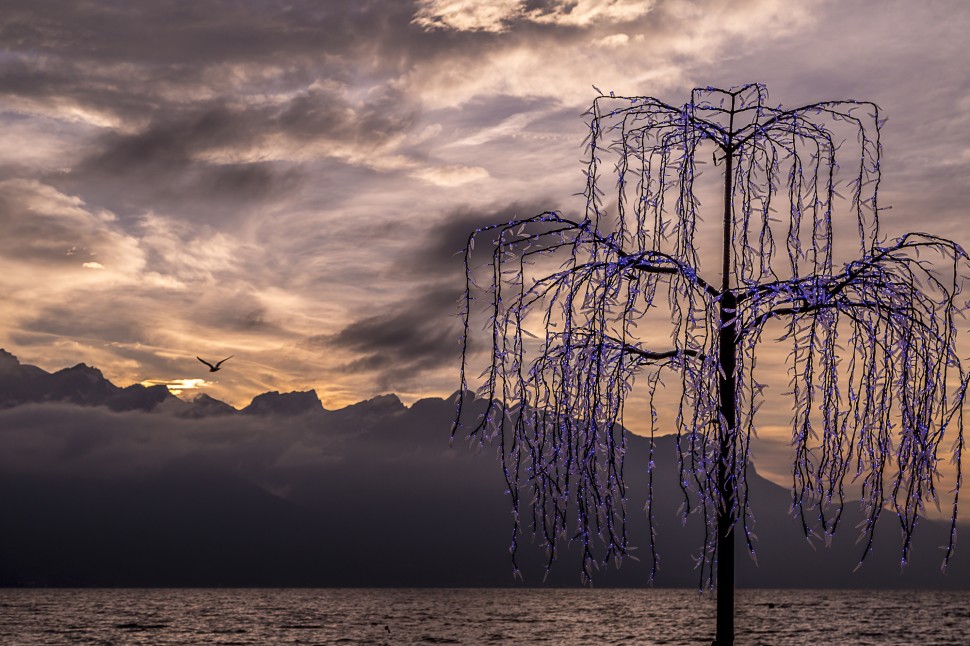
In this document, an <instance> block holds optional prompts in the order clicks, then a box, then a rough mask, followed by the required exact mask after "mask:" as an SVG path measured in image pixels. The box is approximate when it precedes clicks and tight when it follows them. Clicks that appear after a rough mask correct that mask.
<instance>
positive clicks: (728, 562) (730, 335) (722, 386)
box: [714, 104, 738, 646]
mask: <svg viewBox="0 0 970 646" xmlns="http://www.w3.org/2000/svg"><path fill="white" fill-rule="evenodd" d="M733 107H734V106H733V104H732V109H733ZM733 116H734V115H733V112H732V118H731V122H732V123H731V127H733V121H734V118H733ZM732 144H733V142H732V141H731V138H730V137H729V138H728V141H727V146H726V147H725V153H726V154H725V166H724V233H723V236H724V237H723V243H724V247H723V256H722V260H723V263H722V274H721V307H720V310H721V311H720V314H721V316H720V323H721V331H720V334H719V338H718V345H719V346H720V352H719V354H718V366H719V368H720V372H721V376H720V383H719V384H718V386H719V388H718V393H719V402H718V403H719V409H720V410H719V413H720V415H721V418H722V420H723V423H722V426H721V432H720V441H719V443H718V444H719V446H718V457H719V459H718V463H717V490H718V493H719V494H720V496H719V497H720V501H719V504H718V507H717V576H716V585H717V630H716V632H715V637H714V644H716V645H717V646H731V645H733V644H734V522H733V518H732V507H733V506H734V505H733V503H734V497H735V486H736V483H735V482H734V480H733V479H732V477H731V474H732V473H733V471H734V470H733V468H731V467H733V465H732V464H729V463H728V460H729V458H731V456H732V447H733V445H734V433H735V432H736V427H737V397H736V395H735V390H734V386H735V384H734V371H735V368H736V366H737V338H738V336H737V322H736V321H737V319H736V317H737V300H736V298H735V296H734V293H733V292H732V291H731V238H732V236H731V233H732V232H731V220H732V217H731V216H732V208H731V193H732V190H731V189H732V186H731V182H732V179H733V173H734V148H733V145H732Z"/></svg>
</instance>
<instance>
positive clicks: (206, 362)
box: [196, 354, 234, 372]
mask: <svg viewBox="0 0 970 646" xmlns="http://www.w3.org/2000/svg"><path fill="white" fill-rule="evenodd" d="M233 356H234V355H231V354H230V355H229V356H228V357H226V358H225V359H223V360H222V361H220V362H218V363H216V364H215V365H213V364H211V363H209V362H208V361H206V360H205V359H203V358H202V357H196V359H198V360H199V361H201V362H202V363H204V364H205V365H207V366H209V372H216V371H217V370H219V366H221V365H222V364H224V363H225V362H227V361H229V360H230V359H232V358H233Z"/></svg>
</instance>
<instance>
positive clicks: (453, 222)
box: [401, 198, 556, 286]
mask: <svg viewBox="0 0 970 646" xmlns="http://www.w3.org/2000/svg"><path fill="white" fill-rule="evenodd" d="M555 204H556V202H555V201H554V200H552V199H551V198H550V199H549V200H548V201H544V200H542V198H539V199H535V200H530V201H529V202H521V203H514V204H510V205H508V206H504V207H496V208H491V209H475V210H472V209H468V210H460V211H456V212H453V213H449V214H448V215H446V216H445V217H444V218H442V219H441V220H439V221H438V222H437V223H436V224H435V226H434V227H433V228H432V229H430V230H429V231H428V232H427V238H426V240H425V242H423V243H421V244H418V245H416V246H415V248H414V250H413V251H411V252H409V253H408V254H407V256H406V258H405V260H404V261H403V262H402V263H401V264H402V265H403V266H405V267H408V268H409V269H410V270H411V271H413V272H414V273H415V274H418V275H423V276H430V277H442V276H450V277H453V278H452V280H454V281H455V284H457V285H459V286H461V285H464V282H463V281H462V279H461V274H462V272H463V271H464V253H463V252H464V250H465V246H466V245H467V244H468V237H469V236H470V235H471V234H472V233H473V232H475V231H476V230H477V229H480V228H482V227H487V226H490V225H494V224H502V223H505V222H509V221H512V220H518V219H524V218H529V217H532V216H534V215H539V214H540V213H543V212H545V211H553V210H555V208H556V207H555ZM481 242H482V241H479V242H478V243H476V244H481ZM476 249H477V247H476ZM480 251H481V250H479V252H480Z"/></svg>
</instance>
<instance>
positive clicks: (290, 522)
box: [0, 353, 970, 587]
mask: <svg viewBox="0 0 970 646" xmlns="http://www.w3.org/2000/svg"><path fill="white" fill-rule="evenodd" d="M37 370H38V369H34V370H31V367H29V366H20V364H19V363H17V362H16V360H15V359H12V358H11V357H10V356H9V355H5V353H4V354H0V386H3V387H6V385H8V384H14V382H12V381H10V380H9V379H8V378H7V377H6V375H9V374H19V375H20V376H21V377H22V380H23V381H24V382H26V381H30V380H35V382H32V384H31V388H34V390H30V388H28V389H26V390H24V391H21V394H20V395H17V396H15V397H11V396H10V395H9V393H8V392H7V391H6V390H4V391H3V396H2V397H3V398H2V401H5V402H10V401H16V400H17V398H18V397H20V399H21V400H22V399H24V398H23V397H22V394H23V392H27V393H28V394H30V397H31V399H29V401H30V402H33V403H34V404H35V405H34V406H30V407H18V406H15V405H10V404H9V403H8V404H7V405H6V408H4V409H3V410H0V584H3V585H72V586H75V585H79V586H89V585H109V586H114V585H137V586H152V585H170V586H183V585H199V586H202V585H239V586H244V585H245V586H293V585H299V586H303V585H307V586H310V585H313V586H431V585H433V586H504V585H513V584H514V580H513V578H512V566H511V562H510V559H509V553H508V546H509V544H510V540H511V527H512V524H511V514H510V512H511V509H510V504H509V497H508V496H507V495H503V492H504V491H505V489H506V488H507V487H506V483H505V480H504V477H503V474H502V469H501V467H500V465H499V463H498V462H497V460H496V447H494V446H492V445H488V444H486V445H485V447H484V450H477V447H475V448H473V449H469V448H467V447H465V446H464V443H463V442H462V441H456V442H455V447H454V448H449V431H450V427H451V422H452V417H453V415H454V412H455V406H454V403H455V402H454V399H453V398H449V399H447V400H446V399H440V398H429V399H424V400H421V401H418V402H415V403H414V404H413V405H411V406H410V407H407V406H404V404H402V403H401V401H400V400H399V399H398V398H397V397H396V396H394V395H382V396H380V397H375V398H373V399H370V400H367V401H364V402H360V403H358V404H354V405H353V406H348V407H346V408H343V409H340V410H336V411H325V410H324V409H323V408H322V406H320V402H319V399H318V398H317V397H316V394H315V393H313V392H312V391H310V392H305V393H290V394H279V393H268V394H267V395H264V396H260V397H257V398H255V399H254V400H253V404H251V405H250V406H249V407H247V409H246V410H247V411H250V412H255V411H258V412H259V414H252V415H242V414H237V413H238V411H235V409H233V408H231V407H229V406H227V405H226V404H223V403H222V402H218V401H217V400H214V399H211V398H207V397H205V396H201V397H199V398H198V399H196V400H195V401H194V402H181V401H179V400H176V399H174V398H173V399H171V400H165V401H164V402H162V403H161V404H156V405H155V406H154V407H152V406H151V402H152V401H156V400H157V399H158V398H159V397H160V395H159V393H158V392H157V390H153V389H150V388H149V389H137V388H131V387H129V388H126V389H118V388H116V387H109V386H106V385H105V383H107V382H105V380H104V379H103V377H101V376H100V373H99V372H97V371H96V370H94V369H92V368H89V367H86V366H77V367H75V368H72V369H69V370H68V371H61V372H60V373H55V374H58V375H61V377H59V379H60V381H54V380H51V381H46V380H45V379H46V378H45V377H44V375H47V374H48V373H44V372H43V371H40V373H42V374H39V373H38V372H37ZM61 373H67V374H66V375H62V374H61ZM41 382H43V383H44V384H45V385H51V384H53V385H56V386H58V387H59V388H61V390H57V391H56V394H57V397H58V398H67V397H74V398H75V400H72V401H76V402H84V403H90V402H91V401H94V400H97V399H98V398H99V397H101V396H102V395H104V397H105V399H104V401H105V402H106V403H105V404H104V405H97V406H88V405H84V406H82V405H77V406H70V405H68V406H65V405H64V404H63V403H59V404H56V405H53V404H52V405H50V406H45V405H44V404H43V403H40V404H37V402H44V401H51V402H53V401H54V400H55V399H57V398H55V397H54V396H53V395H52V394H51V393H44V392H42V391H41V390H39V389H38V388H39V387H38V386H37V384H39V383H41ZM65 384H68V385H69V386H68V385H65ZM109 385H110V384H109ZM466 397H470V395H466ZM112 398H114V399H112ZM57 401H63V400H62V399H57ZM111 401H114V402H116V403H118V402H123V404H118V405H117V406H116V407H113V406H111V405H110V404H108V403H107V402H111ZM483 405H484V404H483V402H481V401H479V400H473V399H468V401H466V410H467V411H468V412H469V413H470V414H471V415H475V414H476V413H479V412H481V410H482V408H483ZM649 447H650V444H649V440H648V439H646V438H642V437H639V436H633V435H631V436H629V438H628V454H627V455H628V458H627V461H626V471H625V472H626V474H627V475H626V480H627V483H628V485H629V486H628V489H627V495H628V505H627V509H628V512H629V513H628V523H629V526H628V531H629V536H630V538H631V541H632V542H633V543H634V544H635V545H638V546H640V548H641V549H640V551H639V552H637V555H638V556H639V558H640V560H639V561H634V560H629V559H628V560H626V561H624V563H623V566H622V567H621V568H620V569H619V570H615V569H614V568H612V567H609V568H603V569H602V570H601V571H599V572H598V573H596V575H595V577H594V582H595V583H596V585H599V586H643V585H645V583H646V581H647V578H648V573H649V565H650V559H649V554H648V551H647V546H648V544H649V543H648V538H649V535H650V534H649V527H648V524H647V518H646V515H645V514H644V513H642V511H641V510H642V508H643V505H644V502H645V500H646V495H647V491H646V480H645V478H644V477H643V474H645V473H646V465H647V460H648V454H649ZM675 450H676V449H675V443H674V438H673V437H672V436H665V437H658V438H657V439H656V442H655V446H654V460H655V463H656V470H655V472H654V494H653V500H654V516H655V525H654V526H655V529H656V532H657V543H656V544H657V553H658V554H659V557H660V570H659V573H658V576H657V579H656V585H658V586H696V585H697V584H698V572H697V571H696V570H695V569H694V556H696V555H697V553H698V551H699V549H700V546H701V542H702V536H703V528H702V527H701V526H700V525H699V522H698V518H697V516H696V515H693V516H691V517H690V520H689V522H688V523H687V525H686V527H682V526H681V519H680V517H679V516H678V514H677V509H678V507H679V506H680V504H681V502H682V501H683V494H682V493H681V490H680V487H679V484H678V478H677V461H676V453H675ZM749 483H750V492H751V501H752V506H753V511H754V514H755V518H756V524H755V527H754V529H755V532H756V533H757V534H758V537H759V540H758V541H757V543H756V548H757V556H758V565H757V566H756V565H755V564H754V563H753V562H752V561H751V560H750V559H749V558H748V557H747V555H746V554H743V553H742V552H743V547H742V544H743V541H739V545H738V552H739V561H738V584H739V585H741V586H750V587H765V586H778V587H799V586H803V587H906V586H910V587H968V586H970V566H968V563H970V558H967V556H966V555H964V554H963V553H962V551H961V550H959V549H958V551H957V554H956V556H955V557H954V560H953V561H952V564H951V569H950V572H949V573H948V575H946V576H943V575H941V574H940V572H939V564H940V563H939V560H940V558H941V553H940V552H939V551H938V550H937V549H936V547H937V546H939V545H941V544H944V543H945V542H946V537H947V533H948V527H947V526H946V524H945V523H941V522H936V521H929V520H925V519H924V520H923V521H921V523H920V527H919V529H918V531H917V534H916V544H915V547H914V552H913V558H912V561H911V563H910V565H909V566H908V567H907V568H905V569H904V570H902V573H900V567H899V547H900V539H899V531H898V525H894V524H893V520H894V518H892V517H890V515H889V514H886V515H885V518H884V520H883V521H882V522H881V524H880V525H879V527H878V529H877V538H876V546H875V550H874V552H873V553H872V554H871V555H870V556H869V557H868V558H867V560H866V563H865V564H864V565H863V566H862V568H861V569H859V571H858V572H855V573H853V570H854V569H855V566H856V564H857V562H858V558H859V556H860V554H861V550H862V546H861V545H856V544H855V537H856V534H855V532H856V531H857V530H855V529H854V527H855V525H856V524H857V523H858V522H859V521H860V520H861V519H862V517H861V515H860V512H859V511H858V509H857V508H856V507H855V506H853V505H849V506H848V507H847V508H846V512H845V518H844V520H843V522H842V530H841V531H840V533H839V535H838V536H837V537H836V538H835V540H834V541H833V544H832V547H830V548H824V547H819V548H818V549H817V551H816V550H813V549H812V548H811V547H810V546H809V545H808V543H807V541H806V540H805V538H804V536H803V535H802V534H801V530H800V525H799V524H797V523H796V522H793V521H792V519H791V518H789V516H788V509H789V506H790V502H789V500H790V499H789V493H788V491H787V490H786V489H784V488H782V487H779V486H778V485H776V484H774V483H772V482H770V481H768V480H766V479H764V478H762V477H760V476H759V475H758V474H757V473H756V472H755V471H754V469H753V468H752V471H751V473H750V475H749ZM527 503H528V501H526V503H525V504H527ZM523 511H524V512H527V509H523ZM530 539H531V537H530V536H529V534H528V531H526V535H525V536H522V537H520V538H519V543H520V547H519V552H518V558H519V564H520V567H521V568H522V571H523V575H524V578H525V581H524V583H525V584H526V585H540V584H541V583H542V581H543V574H544V572H543V569H544V567H543V565H544V558H545V555H544V553H543V552H542V550H541V549H540V548H539V547H538V546H537V545H534V544H532V542H531V540H530ZM577 547H578V546H577V545H575V544H574V545H573V546H572V547H569V548H566V549H564V550H563V551H562V552H561V555H560V557H559V560H558V561H557V562H556V564H555V565H554V567H553V570H552V572H551V574H550V575H549V578H548V580H547V583H546V585H576V584H578V582H579V564H580V558H581V554H580V552H579V551H578V549H577Z"/></svg>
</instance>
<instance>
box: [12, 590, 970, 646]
mask: <svg viewBox="0 0 970 646" xmlns="http://www.w3.org/2000/svg"><path fill="white" fill-rule="evenodd" d="M737 605H738V611H737V626H738V635H737V637H738V639H737V642H738V644H840V645H846V646H848V645H851V644H919V645H920V646H924V645H928V644H968V643H970V593H968V592H934V591H890V592H880V591H854V590H853V591H841V590H740V591H738V595H737ZM713 626H714V603H713V600H712V598H711V597H710V595H708V594H699V593H698V592H696V591H690V590H615V589H614V590H598V589H582V590H535V589H525V590H522V589H520V590H503V589H481V590H476V589H461V590H438V589H430V590H429V589H392V590H383V589H382V590H366V589H365V590H361V589H315V590H266V589H253V590H238V589H208V590H206V589H182V590H176V589H162V590H118V589H112V590H89V589H85V590H64V589H57V590H36V589H5V590H3V589H0V640H2V643H4V644H18V645H21V644H24V645H26V644H490V643H498V644H502V643H505V644H556V645H559V644H563V645H566V644H709V643H710V640H711V637H712V632H713Z"/></svg>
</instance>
